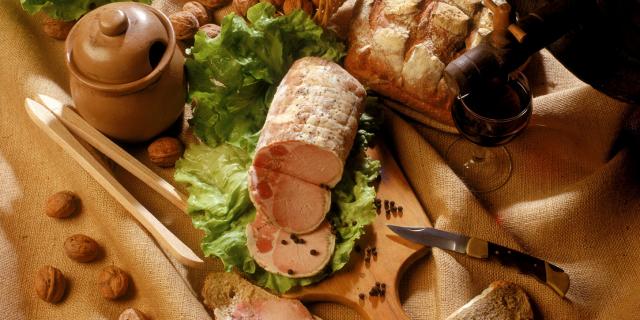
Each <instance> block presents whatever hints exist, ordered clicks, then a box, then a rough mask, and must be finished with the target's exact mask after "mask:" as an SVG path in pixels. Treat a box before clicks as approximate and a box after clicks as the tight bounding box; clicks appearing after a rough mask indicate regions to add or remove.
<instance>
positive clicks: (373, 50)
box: [345, 0, 492, 126]
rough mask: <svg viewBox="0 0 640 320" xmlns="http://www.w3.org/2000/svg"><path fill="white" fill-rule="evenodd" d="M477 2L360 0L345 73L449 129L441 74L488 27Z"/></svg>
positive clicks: (449, 102)
mask: <svg viewBox="0 0 640 320" xmlns="http://www.w3.org/2000/svg"><path fill="white" fill-rule="evenodd" d="M487 11H488V9H486V8H483V7H481V4H480V3H479V1H478V0H446V1H432V0H422V1H418V0H362V1H359V2H358V3H357V5H356V6H355V8H354V20H353V23H352V26H351V31H350V34H349V50H348V52H347V56H346V58H345V68H346V69H347V71H349V72H350V73H351V74H352V75H354V76H355V77H356V78H357V79H358V80H360V81H361V82H362V83H363V84H365V85H366V86H367V87H369V88H371V89H373V90H374V91H377V92H378V93H380V94H382V95H384V96H386V97H389V98H391V99H393V100H396V101H398V102H400V103H402V104H405V105H407V106H408V107H410V108H412V109H413V110H416V111H418V112H420V113H421V114H424V115H426V116H427V117H429V118H431V119H434V120H436V121H438V122H440V123H443V124H446V125H449V126H453V119H452V118H451V105H452V103H453V99H454V96H453V93H452V92H450V90H449V89H448V87H447V85H446V83H445V81H444V78H443V73H442V71H443V70H444V67H445V66H446V64H447V63H449V62H450V61H451V60H453V59H455V58H456V57H458V56H459V55H460V54H462V53H463V52H464V51H465V50H467V49H469V48H471V47H472V46H475V45H477V44H478V43H479V42H480V41H481V39H480V38H479V37H484V36H486V32H482V33H481V34H480V33H478V32H477V30H478V28H479V27H482V28H483V30H487V28H491V27H492V26H490V23H487V19H486V17H487V15H488V13H487Z"/></svg>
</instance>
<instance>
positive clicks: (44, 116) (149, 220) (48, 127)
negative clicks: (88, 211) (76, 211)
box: [25, 99, 204, 266]
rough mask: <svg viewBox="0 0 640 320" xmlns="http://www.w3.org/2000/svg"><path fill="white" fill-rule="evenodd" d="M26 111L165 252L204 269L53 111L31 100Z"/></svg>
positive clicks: (189, 251)
mask: <svg viewBox="0 0 640 320" xmlns="http://www.w3.org/2000/svg"><path fill="white" fill-rule="evenodd" d="M25 108H26V110H27V113H28V114H29V117H31V119H32V120H33V122H35V123H36V125H38V127H40V128H41V129H42V130H43V131H44V132H45V133H46V134H47V135H48V136H49V137H51V139H53V141H55V142H56V143H57V144H58V145H60V146H61V147H62V148H63V149H64V150H65V151H66V152H67V153H68V154H69V155H70V156H71V157H72V158H73V159H74V160H76V161H77V162H78V164H80V166H81V167H82V168H84V169H85V170H86V171H87V172H88V173H89V174H90V175H91V176H92V177H93V178H94V179H96V181H97V182H98V183H99V184H100V185H101V186H102V187H103V188H104V189H105V190H107V192H109V194H111V196H112V197H114V198H115V199H116V200H117V201H118V202H119V203H120V204H121V205H122V206H123V207H124V208H125V209H127V211H129V212H130V213H131V215H132V216H133V217H134V218H136V220H138V222H140V224H142V226H144V227H145V228H146V229H147V231H149V233H151V235H152V236H153V237H154V238H155V239H156V241H157V242H158V244H160V246H161V247H162V248H163V249H164V250H165V251H167V252H168V253H169V254H171V255H172V256H174V257H175V258H176V259H177V260H178V261H179V262H180V263H182V264H184V265H188V266H201V265H202V264H203V263H204V262H203V261H202V259H200V258H199V257H198V256H197V255H196V254H195V253H194V252H193V251H191V249H190V248H189V247H188V246H187V245H185V244H184V243H183V242H182V241H180V239H178V238H177V237H176V236H175V235H174V234H173V233H171V231H169V229H167V227H165V226H164V225H163V224H162V223H160V221H158V219H156V217H155V216H154V215H153V214H151V212H149V211H148V210H147V209H146V208H145V207H144V206H142V204H140V202H138V200H136V199H135V198H134V197H133V195H131V194H130V193H129V192H128V191H127V189H125V188H124V187H123V186H122V185H121V184H120V183H119V182H118V180H116V179H115V178H114V177H113V175H111V173H110V172H108V171H107V169H105V168H104V167H103V166H102V165H101V164H100V162H98V160H96V158H94V157H93V155H91V153H90V152H89V151H88V150H87V149H85V148H84V147H83V146H82V145H81V144H80V142H79V141H78V140H77V139H76V138H75V137H74V136H73V135H72V134H71V132H69V131H68V130H67V128H66V127H65V126H64V125H63V124H62V123H61V122H60V121H59V120H58V119H57V118H56V117H55V116H54V115H53V114H52V113H51V112H50V111H49V110H47V109H46V108H45V107H44V106H43V105H41V104H39V103H37V102H35V101H33V100H31V99H26V100H25Z"/></svg>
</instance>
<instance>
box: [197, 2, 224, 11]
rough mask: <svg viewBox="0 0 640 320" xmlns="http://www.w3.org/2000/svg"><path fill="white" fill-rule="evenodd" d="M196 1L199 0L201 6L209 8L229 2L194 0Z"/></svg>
mask: <svg viewBox="0 0 640 320" xmlns="http://www.w3.org/2000/svg"><path fill="white" fill-rule="evenodd" d="M196 1H198V2H200V3H201V4H202V5H203V6H205V7H207V8H209V9H213V8H219V7H222V6H224V5H225V4H227V3H229V0H196Z"/></svg>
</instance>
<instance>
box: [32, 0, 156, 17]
mask: <svg viewBox="0 0 640 320" xmlns="http://www.w3.org/2000/svg"><path fill="white" fill-rule="evenodd" d="M118 1H125V0H20V4H22V8H23V9H24V10H26V11H27V12H29V13H30V14H35V13H36V12H40V11H42V12H44V13H45V14H47V15H48V16H50V17H51V18H53V19H58V20H64V21H70V20H77V19H79V18H80V17H81V16H83V15H84V14H85V13H87V12H89V11H90V10H91V9H93V8H95V7H99V6H101V5H105V4H107V3H111V2H118ZM137 2H142V3H146V4H149V3H151V0H138V1H137Z"/></svg>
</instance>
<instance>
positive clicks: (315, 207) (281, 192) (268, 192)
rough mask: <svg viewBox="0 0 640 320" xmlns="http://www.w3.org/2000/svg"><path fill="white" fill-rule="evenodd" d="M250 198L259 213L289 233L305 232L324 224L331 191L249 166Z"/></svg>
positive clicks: (281, 174)
mask: <svg viewBox="0 0 640 320" xmlns="http://www.w3.org/2000/svg"><path fill="white" fill-rule="evenodd" d="M249 196H250V197H251V201H252V202H253V204H254V205H255V207H256V209H257V210H258V212H260V213H262V214H264V215H266V216H267V218H268V219H269V220H270V221H273V223H275V224H276V225H278V226H279V227H280V228H282V229H283V230H284V231H287V232H291V233H307V232H311V231H313V230H315V229H316V228H317V227H318V226H319V225H320V224H321V223H322V221H324V218H325V215H326V214H327V212H329V209H330V207H331V192H330V191H329V190H327V189H325V188H322V187H320V186H318V185H315V184H312V183H309V182H306V181H304V180H301V179H298V178H295V177H292V176H290V175H288V174H284V173H280V172H276V171H273V170H269V169H265V168H260V167H255V166H253V167H251V169H250V170H249Z"/></svg>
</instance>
